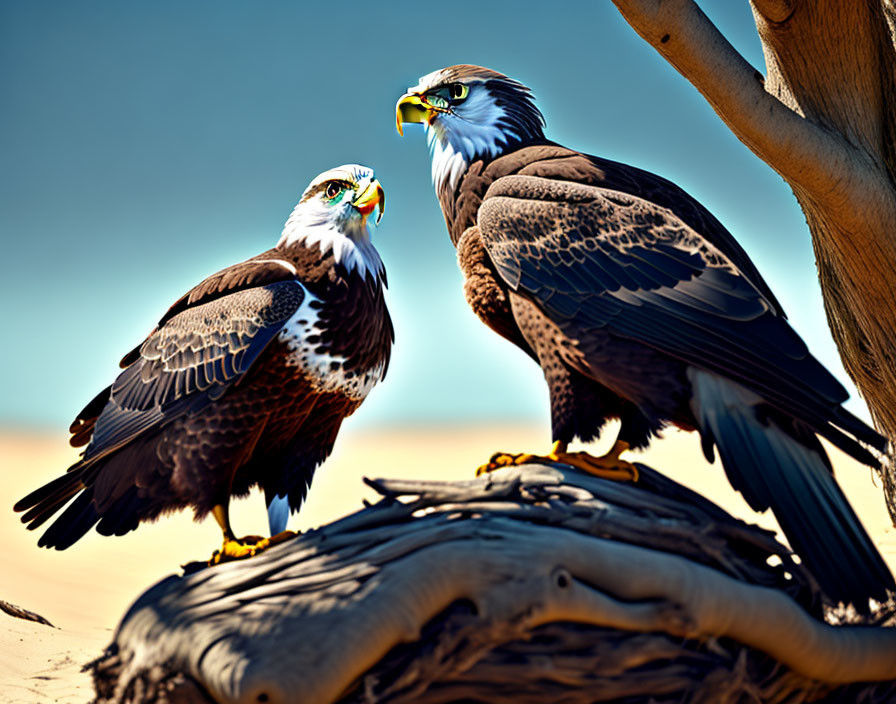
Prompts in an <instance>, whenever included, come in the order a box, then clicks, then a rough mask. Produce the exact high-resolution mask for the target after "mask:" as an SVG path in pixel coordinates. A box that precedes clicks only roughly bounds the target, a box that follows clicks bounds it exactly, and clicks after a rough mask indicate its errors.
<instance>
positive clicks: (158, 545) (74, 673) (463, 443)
mask: <svg viewBox="0 0 896 704" xmlns="http://www.w3.org/2000/svg"><path fill="white" fill-rule="evenodd" d="M613 434H614V433H613V432H610V433H609V434H608V435H609V437H612V436H613ZM548 442H549V437H548V431H547V429H546V428H544V427H519V426H515V427H503V426H488V427H443V428H438V429H434V428H427V427H405V428H400V429H397V428H396V429H381V430H371V429H365V430H354V429H353V428H351V427H348V428H346V430H345V431H344V432H343V433H342V435H341V436H340V438H339V442H338V443H337V447H336V450H335V452H334V454H333V457H332V458H331V459H330V460H329V461H328V462H327V464H326V465H325V467H324V468H323V470H322V471H321V472H319V474H318V476H317V477H316V478H315V481H314V486H313V489H312V491H311V494H310V496H309V499H308V502H307V504H306V506H305V507H304V509H303V510H302V512H301V513H300V514H299V515H298V516H297V517H293V520H292V522H291V524H290V527H291V528H294V529H296V528H298V529H307V528H310V527H314V526H318V525H321V524H324V523H327V522H329V521H331V520H333V519H335V518H338V517H339V516H342V515H344V514H346V513H348V512H350V511H353V510H356V509H358V508H360V507H361V505H362V499H364V498H367V499H372V498H374V494H373V492H372V491H370V490H369V489H367V487H366V486H365V485H364V484H363V483H362V482H361V477H362V476H365V475H367V476H393V477H405V478H411V477H413V478H421V479H422V478H428V479H467V478H470V477H471V476H472V474H473V470H474V468H475V467H476V466H477V465H478V464H480V463H482V462H484V461H485V460H486V459H487V458H488V456H489V455H490V454H491V452H493V451H495V450H499V449H500V450H508V451H522V450H527V451H533V450H539V449H546V448H547V446H548ZM589 449H590V450H592V451H597V450H600V449H602V448H601V446H596V447H595V446H592V447H590V448H589ZM76 457H77V455H76V453H75V451H74V450H72V449H71V448H70V447H68V445H67V442H66V438H65V437H64V436H63V435H62V434H58V435H55V434H39V433H25V432H18V433H14V432H10V431H7V432H3V433H0V465H2V469H0V544H2V545H3V548H4V556H3V557H4V559H3V563H4V567H3V569H2V572H0V599H4V600H6V601H10V602H12V603H15V604H18V605H20V606H22V607H24V608H26V609H29V610H31V611H35V612H37V613H39V614H41V615H43V616H44V617H46V618H47V619H49V620H50V621H51V622H52V623H53V624H54V625H55V626H57V628H55V629H51V628H49V627H47V626H41V625H38V624H33V623H28V622H25V621H20V620H18V619H13V618H11V617H8V616H6V615H5V614H2V613H0V623H2V624H3V628H2V629H0V639H2V640H0V700H2V701H4V702H10V703H13V702H22V703H26V702H27V703H28V704H37V703H38V702H40V703H43V702H52V701H56V702H83V701H86V700H88V699H89V698H90V694H91V693H92V689H91V687H90V683H89V680H88V678H87V677H86V675H83V674H81V673H80V672H79V670H80V668H81V666H82V665H83V664H84V663H85V662H87V661H89V660H92V659H94V658H95V657H97V656H98V655H99V654H100V653H101V651H102V649H103V647H105V645H106V644H107V643H108V642H109V640H110V639H111V636H112V629H113V628H114V627H115V625H116V624H117V622H118V620H119V619H120V617H121V616H122V614H123V613H124V611H125V610H126V608H127V607H128V606H129V605H130V603H131V602H132V601H133V600H134V599H135V598H136V597H137V596H138V595H139V594H140V593H141V592H142V591H143V590H145V589H146V588H147V587H149V586H150V585H151V584H153V583H154V582H156V581H158V580H159V579H161V578H162V577H164V576H166V575H168V574H170V573H172V572H176V571H177V569H178V566H179V565H180V564H182V563H185V562H189V561H191V560H196V559H205V558H207V557H208V556H209V555H210V554H211V552H212V551H213V550H214V549H215V548H216V547H217V546H218V545H219V543H220V533H219V531H218V528H217V526H216V524H215V523H214V521H213V520H212V519H208V520H206V521H204V522H202V523H199V524H197V523H195V522H193V521H192V519H191V516H190V515H189V514H187V513H182V514H178V515H174V516H169V517H166V518H163V519H162V520H160V521H158V522H157V523H154V524H151V525H144V526H141V528H140V529H139V530H137V531H135V532H133V533H131V534H129V535H127V536H124V537H121V538H105V537H102V536H100V535H98V534H96V533H91V534H89V535H88V536H86V537H85V538H84V539H83V540H81V541H80V542H79V543H78V544H77V545H75V546H74V547H73V548H71V549H69V550H66V551H64V552H57V551H50V550H43V549H38V548H37V537H38V535H37V534H35V533H30V532H28V531H26V530H24V528H23V526H22V525H21V524H20V523H19V521H18V516H17V515H15V514H13V513H12V511H11V510H10V507H11V506H12V504H13V503H14V502H15V500H17V499H18V498H20V497H22V496H23V495H25V494H26V493H27V492H28V491H30V490H32V489H34V488H36V487H37V486H38V485H39V484H41V483H43V482H45V481H48V480H49V479H52V478H53V477H54V476H56V475H57V474H59V473H60V472H62V471H63V470H64V469H65V467H67V466H68V465H69V464H70V463H71V462H72V461H74V459H76ZM832 458H833V460H834V466H835V468H836V469H837V476H838V478H839V480H840V482H841V485H842V486H843V487H844V489H845V491H846V492H847V494H848V496H849V498H850V500H851V501H852V503H853V506H854V507H855V508H856V510H857V511H858V513H859V515H860V516H861V517H862V519H863V521H864V523H865V526H866V527H867V529H868V530H869V532H870V533H871V535H872V536H873V537H874V539H875V541H876V542H877V545H878V546H879V548H880V549H881V551H882V552H883V553H884V555H885V557H886V558H887V560H888V562H889V564H890V566H891V569H893V570H894V571H896V530H894V529H893V528H892V527H891V526H890V524H889V521H888V519H887V514H886V510H885V507H884V503H883V497H882V493H881V490H880V488H879V487H877V486H875V485H874V484H873V483H872V476H871V472H870V471H869V470H868V469H867V468H864V467H862V466H860V465H858V464H857V463H855V462H853V461H852V460H850V459H849V458H847V457H845V456H843V455H842V454H840V453H838V452H836V451H832ZM638 459H639V460H641V461H643V462H646V463H647V464H650V465H651V466H653V467H656V468H657V469H660V470H662V471H664V472H665V473H666V474H668V475H670V476H671V477H673V478H674V479H676V480H677V481H679V482H682V483H683V484H686V485H688V486H690V487H691V488H693V489H696V490H697V491H699V492H700V493H702V494H704V495H705V496H707V497H709V498H711V499H712V500H713V501H715V502H716V503H718V504H719V505H721V506H722V507H723V508H725V509H726V510H728V511H730V512H731V513H733V514H735V515H737V516H740V517H742V518H744V519H745V520H748V521H751V522H756V523H759V524H761V525H763V526H765V527H769V528H774V527H775V522H774V519H773V518H772V517H771V516H770V515H768V514H766V515H762V516H757V515H756V514H755V513H753V512H752V511H750V509H749V508H748V507H747V506H746V504H745V503H744V502H743V500H742V499H741V498H740V496H738V495H737V494H736V493H735V492H734V491H733V490H732V489H731V488H730V486H729V485H728V482H727V480H726V479H725V477H724V474H723V472H722V470H721V468H720V467H717V466H709V465H707V463H706V462H705V461H704V460H703V458H702V455H701V453H700V448H699V444H698V442H697V439H696V436H692V435H687V434H684V433H679V432H670V433H669V434H668V436H667V437H666V438H665V439H663V440H662V441H660V442H656V443H655V444H654V447H652V448H651V449H650V450H649V451H648V452H647V453H644V454H643V455H642V456H640V457H638ZM233 523H234V528H235V530H236V531H237V532H238V533H243V534H249V533H259V534H264V533H265V532H266V527H267V519H266V516H265V511H264V505H263V500H262V498H261V496H260V495H259V494H255V495H253V496H251V497H250V498H248V499H246V500H243V501H239V502H236V504H235V506H234V509H233Z"/></svg>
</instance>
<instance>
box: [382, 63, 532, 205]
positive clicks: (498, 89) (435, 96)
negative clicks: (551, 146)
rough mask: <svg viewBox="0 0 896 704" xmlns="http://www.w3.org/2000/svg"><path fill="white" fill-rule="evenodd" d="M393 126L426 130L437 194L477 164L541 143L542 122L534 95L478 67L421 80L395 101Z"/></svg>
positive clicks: (445, 70) (457, 68)
mask: <svg viewBox="0 0 896 704" xmlns="http://www.w3.org/2000/svg"><path fill="white" fill-rule="evenodd" d="M395 120H396V126H397V127H398V132H399V134H403V128H402V125H403V124H404V123H409V122H418V123H422V124H423V125H424V127H425V129H426V138H427V141H428V142H429V146H430V149H431V150H432V153H433V161H432V178H433V183H434V184H435V185H436V188H437V189H441V187H442V186H443V185H444V184H446V183H447V184H448V185H449V186H451V187H453V185H454V183H455V182H456V180H457V178H458V177H459V176H460V174H461V173H463V171H464V170H465V169H466V167H467V166H468V165H469V164H470V163H472V162H473V161H474V160H476V159H493V158H495V157H496V156H498V155H500V154H502V153H504V152H505V151H507V150H508V149H509V148H512V147H516V146H519V145H521V144H528V143H530V142H534V141H538V140H542V139H544V131H543V127H544V117H542V114H541V112H540V111H539V110H538V108H537V107H535V102H534V99H533V97H532V91H530V90H529V89H528V88H527V87H526V86H524V85H523V84H522V83H520V82H519V81H515V80H513V79H512V78H508V77H507V76H505V75H504V74H503V73H498V72H497V71H492V70H491V69H487V68H482V67H481V66H470V65H460V66H449V67H448V68H443V69H440V70H438V71H434V72H432V73H430V74H428V75H426V76H423V77H422V78H421V79H420V82H419V83H418V84H417V85H416V86H414V87H412V88H409V89H408V92H407V93H405V94H404V95H403V96H401V98H399V99H398V104H397V105H396V106H395Z"/></svg>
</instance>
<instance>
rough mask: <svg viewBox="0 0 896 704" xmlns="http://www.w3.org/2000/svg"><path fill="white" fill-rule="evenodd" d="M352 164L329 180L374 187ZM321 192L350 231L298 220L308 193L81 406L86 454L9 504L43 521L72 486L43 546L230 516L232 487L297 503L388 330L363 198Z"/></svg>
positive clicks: (365, 386) (323, 204)
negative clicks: (175, 514)
mask: <svg viewBox="0 0 896 704" xmlns="http://www.w3.org/2000/svg"><path fill="white" fill-rule="evenodd" d="M347 168H348V167H343V168H342V170H341V171H340V170H334V171H336V172H337V173H336V175H335V176H333V177H332V179H326V178H325V179H324V183H325V184H326V183H328V182H329V181H330V180H333V179H336V180H338V178H337V177H339V178H343V179H347V178H349V177H348V176H346V175H345V174H346V173H349V174H354V177H355V178H356V182H355V183H354V185H353V186H351V189H352V197H354V189H355V188H356V187H357V190H359V192H360V191H361V190H363V187H364V186H368V187H370V188H372V189H373V192H375V191H376V189H379V186H378V184H377V183H376V181H375V180H374V179H373V174H372V172H370V171H369V170H368V169H365V168H364V167H355V171H352V170H351V169H348V170H347V171H346V169H347ZM327 174H331V172H327ZM324 176H326V174H325V175H324ZM320 179H321V177H319V178H318V180H317V181H319V180H320ZM317 181H315V182H314V183H313V184H312V185H314V184H315V183H317ZM343 190H344V191H346V192H347V191H349V185H348V184H345V187H344V189H343ZM319 192H320V189H317V190H315V191H314V193H312V194H311V195H310V196H309V195H308V194H307V192H306V198H308V197H314V199H315V201H314V203H311V202H310V201H309V206H311V205H314V206H315V207H317V208H318V209H319V210H320V213H322V214H323V215H322V216H321V217H323V216H327V215H328V214H329V213H330V212H331V211H332V212H334V213H335V212H336V210H337V209H338V210H340V212H341V215H340V217H343V216H344V217H346V218H349V220H350V222H349V225H350V226H349V225H347V226H346V228H344V230H345V232H347V233H348V234H343V231H342V230H339V229H338V228H337V229H333V228H330V229H329V230H326V231H322V230H321V229H320V227H322V225H320V224H319V225H317V226H316V227H317V228H318V229H317V230H315V226H308V227H305V225H304V224H303V221H302V220H301V218H299V219H298V220H296V218H297V214H299V215H301V214H302V212H303V210H302V208H303V206H304V207H306V208H307V207H309V206H305V203H306V201H305V200H303V202H302V203H300V205H299V206H298V207H297V208H296V212H294V214H293V218H291V219H290V223H292V227H290V224H288V226H287V231H286V232H285V233H284V237H283V239H282V240H281V243H280V244H279V245H278V246H277V247H275V248H273V249H271V250H269V251H267V252H264V253H263V254H260V255H258V256H256V257H253V258H252V259H250V260H248V261H245V262H242V263H241V264H236V265H234V266H231V267H228V268H227V269H224V270H222V271H220V272H218V273H216V274H214V275H212V276H210V277H208V278H207V279H205V280H204V281H203V282H202V283H200V284H199V285H198V286H196V287H195V288H193V289H192V290H191V291H189V292H188V293H187V294H186V295H184V296H183V297H182V298H181V299H180V300H178V301H177V302H176V303H175V304H174V305H173V306H172V307H171V308H170V309H169V311H168V312H167V313H166V314H165V315H164V316H163V317H162V319H161V320H160V321H159V324H158V325H157V327H156V328H155V329H154V330H153V332H152V333H150V335H149V336H148V337H147V338H146V340H145V341H144V342H143V343H142V344H141V345H140V346H138V347H137V348H135V349H134V350H133V351H132V352H130V353H128V354H127V355H126V356H125V357H124V359H123V360H122V367H123V368H124V371H123V372H121V374H120V375H119V376H118V378H117V379H116V380H115V382H114V383H113V384H112V385H111V386H110V387H108V388H107V389H105V390H103V391H102V392H101V393H100V394H99V395H98V396H97V397H96V398H95V399H94V400H93V401H91V402H90V403H89V404H88V405H87V406H86V407H85V408H84V410H83V411H82V412H81V413H80V414H79V415H78V417H77V418H76V419H75V421H74V422H73V423H72V426H71V432H72V437H71V443H72V445H74V446H76V447H78V446H83V445H85V444H86V445H87V447H86V449H85V451H84V453H83V456H82V458H81V460H80V461H78V462H77V463H75V464H74V465H73V466H72V467H71V468H70V469H69V471H68V473H67V474H65V475H63V476H62V477H59V478H58V479H56V480H54V481H52V482H50V483H49V484H47V485H45V486H44V487H41V488H40V489H38V490H36V491H34V492H32V493H31V494H29V495H28V496H27V497H25V498H24V499H22V500H21V501H20V502H18V503H17V504H16V506H15V509H16V510H17V511H24V512H25V513H24V515H23V517H22V520H23V522H25V523H27V524H28V528H29V529H35V528H37V527H39V526H41V525H42V524H43V523H45V522H46V521H47V520H48V519H49V518H50V517H51V516H53V515H54V514H55V513H56V512H57V511H59V510H60V509H62V507H63V506H65V504H66V503H67V502H68V501H69V500H71V499H72V498H73V497H74V501H73V502H72V503H71V504H69V505H68V507H67V508H65V510H64V511H63V512H62V514H61V515H60V516H59V517H58V518H57V519H56V521H55V522H54V523H53V524H52V525H51V526H50V527H49V528H48V529H47V530H46V532H45V533H44V534H43V536H42V537H41V539H40V542H39V544H40V545H42V546H46V547H55V548H57V549H60V550H62V549H65V548H67V547H69V546H70V545H72V544H73V543H74V542H75V541H77V540H78V539H79V538H81V537H82V536H83V535H84V534H85V533H86V532H87V531H88V530H90V528H91V527H93V526H94V525H96V527H97V531H98V532H99V533H101V534H103V535H113V534H114V535H121V534H123V533H126V532H128V531H130V530H133V529H134V528H136V527H137V526H138V524H139V523H140V522H142V521H145V520H152V519H154V518H156V517H158V516H159V515H160V514H162V513H165V512H168V511H173V510H177V509H181V508H185V507H192V508H193V509H194V512H195V515H196V518H197V519H198V518H201V517H203V516H205V515H206V514H207V513H208V512H210V511H212V509H213V508H215V507H218V506H220V507H223V508H224V516H225V518H226V506H227V503H228V501H229V498H230V496H240V495H244V494H246V493H248V491H249V490H250V488H251V487H253V486H256V485H257V486H259V487H261V488H262V489H263V490H264V492H265V495H266V497H267V498H268V501H269V502H270V500H271V499H272V498H273V497H275V496H285V497H287V498H288V502H289V506H290V507H291V508H292V510H298V508H299V507H300V505H301V503H302V501H303V499H304V497H305V494H306V492H307V490H308V487H309V486H310V483H311V478H312V476H313V474H314V470H315V468H316V467H317V466H318V465H319V464H320V463H321V462H323V460H324V459H325V458H326V457H327V456H328V455H329V454H330V451H331V449H332V447H333V443H334V441H335V439H336V435H337V433H338V431H339V427H340V425H341V423H342V421H343V419H344V418H346V417H347V416H348V415H350V414H351V413H352V412H354V410H355V409H356V408H357V407H358V406H359V405H360V404H361V402H362V401H363V399H364V397H365V396H366V395H367V393H368V392H369V390H370V388H371V387H372V386H373V385H374V384H375V383H376V382H377V381H379V379H380V378H382V377H383V376H384V375H385V372H386V368H387V366H388V361H389V354H390V348H391V343H392V339H393V331H392V324H391V321H390V319H389V314H388V312H387V310H386V305H385V301H384V296H383V289H384V278H383V277H384V272H383V271H382V268H381V265H380V264H379V262H378V259H377V260H376V261H375V262H372V263H371V269H369V270H368V269H362V268H361V265H359V264H358V262H360V261H362V260H360V259H359V260H350V259H349V257H348V254H347V251H348V250H347V249H345V247H348V248H351V247H354V246H355V245H354V244H352V242H348V240H352V238H353V237H354V236H355V235H353V234H352V232H354V231H353V230H352V228H353V227H355V225H356V224H357V223H356V221H357V222H359V223H360V225H357V227H359V228H361V229H357V232H358V233H359V234H358V235H357V237H359V238H361V239H363V238H366V236H367V230H366V216H367V214H369V212H370V210H369V209H368V205H369V203H367V201H365V202H364V203H361V204H360V205H359V200H358V199H356V200H355V201H353V202H350V201H351V198H350V197H349V196H348V195H340V196H339V198H340V200H342V199H344V201H345V202H343V203H339V202H330V200H329V199H328V198H327V196H326V195H325V194H319ZM379 193H381V189H379ZM358 198H359V199H360V198H361V196H360V195H359V197H358ZM373 198H374V199H376V198H378V197H377V196H376V195H375V194H374V196H373ZM368 200H369V199H368ZM359 207H360V208H362V212H359V211H358V208H359ZM369 207H370V208H372V207H373V206H369ZM363 211H366V212H363ZM320 213H319V214H320ZM294 221H295V222H294ZM333 222H336V220H333ZM347 222H348V221H347ZM352 223H354V224H352ZM331 224H332V223H330V222H329V221H328V224H327V225H326V226H327V227H330V225H331ZM362 230H363V231H362ZM312 233H316V234H314V237H312V238H311V239H310V240H309V238H308V235H309V234H312ZM339 237H344V238H346V240H347V241H346V242H338V243H337V245H336V246H334V241H335V239H338V238H339ZM328 238H329V239H328ZM334 238H335V239H334ZM359 241H360V239H359ZM368 244H369V243H368ZM351 262H354V264H352V263H351ZM222 528H224V526H222ZM228 529H229V526H228V528H227V529H225V537H226V534H227V530H228Z"/></svg>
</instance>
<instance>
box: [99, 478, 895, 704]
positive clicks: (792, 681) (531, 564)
mask: <svg viewBox="0 0 896 704" xmlns="http://www.w3.org/2000/svg"><path fill="white" fill-rule="evenodd" d="M640 469H641V471H642V476H641V480H640V481H639V482H638V484H637V485H627V484H621V483H616V482H610V481H606V480H601V479H597V478H594V477H591V476H587V475H583V474H581V473H580V472H578V471H576V470H572V469H571V468H566V467H562V466H545V465H528V466H525V467H519V468H510V469H504V470H501V471H499V472H495V473H493V474H491V475H488V476H484V477H480V478H477V479H475V480H471V481H467V482H455V483H447V482H418V481H413V482H412V481H399V480H377V481H370V482H369V483H370V484H371V486H373V487H374V488H375V489H376V490H377V491H378V492H379V493H380V494H381V495H382V499H381V500H380V501H379V502H377V503H376V504H374V505H372V506H368V507H366V508H365V509H363V510H361V511H359V512H357V513H355V514H353V515H350V516H348V517H346V518H344V519H342V520H340V521H337V522H336V523H333V524H330V525H328V526H325V527H323V528H321V529H318V530H315V531H311V532H309V533H306V534H304V535H302V536H300V537H298V538H296V539H294V540H292V541H289V542H288V543H284V544H283V545H279V546H277V547H274V548H272V549H270V550H269V551H267V552H265V553H263V554H261V555H259V556H257V557H255V558H252V559H250V560H247V561H244V562H237V563H229V564H225V565H219V566H216V567H211V568H205V569H201V570H200V571H197V572H194V573H192V574H187V575H185V576H171V577H168V578H167V579H164V580H162V581H161V582H159V583H158V584H156V585H155V586H154V587H152V588H151V589H150V590H149V591H147V592H146V593H145V594H143V595H142V596H141V597H140V598H139V599H138V600H137V602H136V603H135V604H134V606H133V607H131V609H130V610H129V611H128V613H127V614H126V615H125V617H124V619H123V620H122V622H121V624H120V625H119V627H118V630H117V632H116V634H115V638H114V641H113V642H112V644H111V645H110V646H109V647H108V648H107V650H106V652H105V654H104V655H103V656H102V657H101V658H99V659H98V660H97V661H95V662H94V663H92V664H91V665H90V666H89V667H90V668H91V669H92V671H93V677H94V682H95V685H96V690H97V702H100V703H106V702H118V703H128V704H137V703H144V702H171V703H172V704H173V703H175V702H177V703H179V704H187V703H194V702H195V703H200V702H201V703H202V704H208V703H209V702H220V703H223V702H228V703H229V702H240V703H244V704H250V703H252V704H255V703H264V702H269V703H271V704H274V703H280V702H309V703H314V704H323V703H325V702H391V703H396V702H421V703H434V702H456V701H481V702H513V703H514V704H519V703H521V702H562V703H569V704H578V703H579V702H583V703H584V702H603V701H623V702H634V701H650V702H754V701H755V702H758V701H762V702H803V701H823V700H826V701H856V702H858V701H864V702H888V701H896V628H894V627H892V626H894V625H896V605H894V604H893V603H890V604H888V605H884V606H882V607H881V608H880V609H878V610H877V611H875V612H874V615H872V616H870V617H865V618H864V620H863V621H861V622H860V619H859V617H858V616H857V615H856V614H855V613H854V612H853V613H850V612H848V611H846V610H844V609H840V610H839V611H835V610H833V609H831V608H830V605H828V604H825V603H824V601H823V599H822V598H821V597H820V595H819V592H818V589H817V587H816V585H815V584H814V582H813V580H812V579H811V577H810V576H809V575H808V574H807V573H806V571H805V570H804V569H802V568H801V566H800V565H799V564H798V563H797V562H795V561H794V560H793V559H792V558H791V555H790V554H789V552H788V550H787V549H786V548H785V547H784V546H782V545H781V544H779V543H778V542H777V541H776V540H775V539H774V537H773V536H772V534H770V533H769V532H767V531H764V530H762V529H759V528H757V527H755V526H749V525H747V524H745V523H743V522H741V521H739V520H736V519H734V518H732V517H731V516H729V515H728V514H727V513H725V512H724V511H722V510H721V509H720V508H718V507H717V506H715V505H714V504H712V503H710V502H709V501H707V500H706V499H703V498H702V497H700V496H698V495H697V494H695V493H693V492H691V491H690V490H688V489H686V488H684V487H682V486H680V485H678V484H676V483H675V482H672V481H671V480H669V479H667V478H665V477H664V476H663V475H661V474H659V473H658V472H655V471H653V470H651V469H649V468H647V467H643V466H641V467H640ZM835 622H836V625H834V624H835Z"/></svg>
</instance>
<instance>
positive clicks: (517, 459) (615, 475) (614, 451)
mask: <svg viewBox="0 0 896 704" xmlns="http://www.w3.org/2000/svg"><path fill="white" fill-rule="evenodd" d="M628 449H629V444H628V443H627V442H625V440H617V441H616V442H615V444H614V445H613V447H612V448H610V451H609V452H607V454H605V455H602V456H601V457H594V456H593V455H589V454H588V453H587V452H567V443H565V442H561V441H559V440H558V441H557V442H555V443H554V445H553V447H552V448H551V451H550V452H549V453H548V454H547V455H533V454H530V453H527V452H523V453H520V454H517V455H514V454H510V453H507V452H496V453H495V454H494V455H492V457H491V459H490V460H489V461H488V464H484V465H482V466H481V467H479V468H478V469H477V470H476V476H477V477H478V476H479V475H481V474H486V473H487V472H494V471H495V470H496V469H500V468H501V467H513V466H518V465H521V464H531V463H533V462H534V463H540V464H553V463H555V462H559V463H561V464H568V465H571V466H573V467H576V468H578V469H581V470H582V471H584V472H587V473H588V474H593V475H594V476H596V477H601V478H603V479H612V480H615V481H626V482H636V481H638V468H637V467H635V465H633V464H632V463H631V462H628V461H627V460H624V459H622V458H621V457H620V455H621V454H622V453H623V452H625V451H626V450H628Z"/></svg>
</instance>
